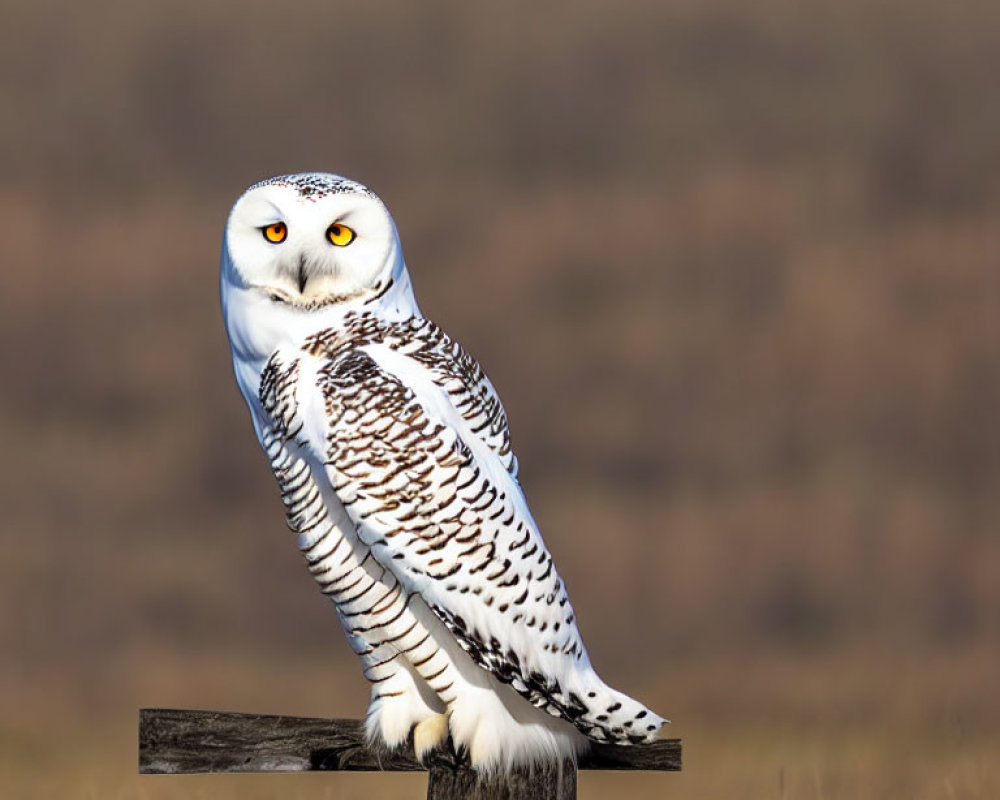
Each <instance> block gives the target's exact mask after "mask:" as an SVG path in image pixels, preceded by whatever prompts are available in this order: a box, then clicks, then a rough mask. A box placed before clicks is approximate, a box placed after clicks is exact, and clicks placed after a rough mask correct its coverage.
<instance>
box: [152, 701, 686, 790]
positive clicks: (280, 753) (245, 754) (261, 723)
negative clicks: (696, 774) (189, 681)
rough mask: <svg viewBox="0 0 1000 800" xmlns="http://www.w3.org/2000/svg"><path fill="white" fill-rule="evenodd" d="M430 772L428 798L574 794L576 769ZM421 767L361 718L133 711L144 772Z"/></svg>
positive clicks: (642, 761) (629, 750)
mask: <svg viewBox="0 0 1000 800" xmlns="http://www.w3.org/2000/svg"><path fill="white" fill-rule="evenodd" d="M429 767H430V780H429V781H428V792H427V797H428V798H430V800H457V798H467V799H468V800H508V798H509V799H510V800H513V798H518V797H531V798H538V799H539V800H573V798H575V797H576V768H574V767H573V764H572V762H569V761H567V762H565V763H564V764H562V765H559V764H552V765H547V766H544V767H537V766H536V767H535V768H533V769H531V770H528V769H524V770H518V771H515V772H514V773H513V774H511V775H506V776H503V777H492V778H489V777H483V776H482V775H480V774H479V773H478V772H476V771H475V770H472V769H469V768H468V767H467V766H464V765H462V764H459V763H456V762H455V758H454V756H452V755H450V754H448V753H445V752H438V753H434V754H432V756H431V757H430V759H429ZM578 768H579V769H609V770H637V769H642V770H666V771H677V770H680V768H681V742H680V740H679V739H661V740H660V741H657V742H654V743H652V744H647V745H635V746H632V747H617V746H614V745H594V748H593V750H592V751H591V752H590V753H589V754H587V755H586V756H583V757H581V758H580V761H579V764H578ZM425 769H427V767H425V766H424V765H423V764H421V763H420V762H419V761H417V760H416V758H414V756H413V752H412V750H410V749H409V748H407V749H403V750H397V751H393V752H389V751H387V750H385V749H382V748H378V747H373V746H371V745H369V744H368V742H367V741H366V740H365V733H364V723H363V722H362V721H361V720H354V719H315V718H308V717H283V716H274V715H267V714H236V713H231V712H222V711H188V710H176V709H155V708H146V709H142V710H141V711H140V712H139V772H141V773H145V774H154V773H159V774H181V773H199V772H304V771H310V770H362V771H373V770H385V771H404V772H414V771H422V770H425Z"/></svg>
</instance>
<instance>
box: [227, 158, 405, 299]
mask: <svg viewBox="0 0 1000 800" xmlns="http://www.w3.org/2000/svg"><path fill="white" fill-rule="evenodd" d="M225 247H226V251H227V253H226V254H228V261H229V267H230V270H231V273H232V274H231V275H230V276H229V277H230V279H231V280H232V281H233V282H234V283H236V284H237V285H239V286H241V288H244V289H247V290H249V291H251V292H254V293H259V294H260V295H261V296H262V297H265V298H267V299H268V300H269V301H271V302H273V303H275V304H279V305H284V306H289V307H292V308H294V309H299V310H303V311H312V310H316V309H321V308H326V307H329V306H331V305H335V304H343V303H347V302H349V301H353V300H358V299H364V298H368V297H376V296H378V295H379V294H380V293H381V292H382V291H384V290H385V289H386V288H387V287H388V285H389V283H390V281H391V274H392V271H393V267H394V265H395V264H396V261H397V259H399V258H400V256H399V246H398V240H397V237H396V229H395V226H394V225H393V222H392V217H390V216H389V212H388V211H387V210H386V208H385V206H384V205H383V204H382V201H381V200H379V199H378V197H376V196H375V195H374V194H373V193H372V192H371V191H369V190H368V189H366V188H365V187H364V186H362V185H361V184H358V183H355V182H353V181H349V180H346V179H344V178H340V177H338V176H336V175H327V174H323V173H305V174H302V175H288V176H282V177H279V178H271V179H269V180H267V181H264V182H262V183H259V184H257V185H255V186H252V187H251V188H250V189H248V190H247V191H246V192H245V193H244V194H243V196H242V197H241V198H240V199H239V200H238V201H237V203H236V205H235V206H233V210H232V212H231V213H230V215H229V222H228V223H227V226H226V244H225Z"/></svg>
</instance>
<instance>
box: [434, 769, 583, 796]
mask: <svg viewBox="0 0 1000 800" xmlns="http://www.w3.org/2000/svg"><path fill="white" fill-rule="evenodd" d="M460 798H461V799H462V800H524V798H531V800H576V766H575V765H574V764H573V762H572V761H565V762H563V763H562V764H546V765H544V766H536V767H535V768H534V769H531V770H527V769H524V770H515V771H513V772H511V773H510V774H509V775H506V774H504V775H480V774H479V773H478V772H476V771H475V770H472V769H455V768H453V767H448V766H446V765H440V766H439V765H436V764H433V763H432V764H431V765H430V778H428V781H427V800H459V799H460Z"/></svg>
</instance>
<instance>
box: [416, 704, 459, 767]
mask: <svg viewBox="0 0 1000 800" xmlns="http://www.w3.org/2000/svg"><path fill="white" fill-rule="evenodd" d="M447 745H448V715H447V714H435V715H434V716H433V717H427V719H425V720H421V721H420V722H418V723H417V724H416V725H415V726H414V728H413V752H414V753H416V755H417V760H418V761H420V762H421V763H423V762H424V761H425V759H426V757H427V755H428V754H429V753H430V752H431V751H432V750H435V749H438V748H441V749H450V748H447Z"/></svg>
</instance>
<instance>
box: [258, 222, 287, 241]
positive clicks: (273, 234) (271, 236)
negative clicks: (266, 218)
mask: <svg viewBox="0 0 1000 800" xmlns="http://www.w3.org/2000/svg"><path fill="white" fill-rule="evenodd" d="M261 230H262V231H263V233H264V238H265V239H267V240H268V241H269V242H270V243H271V244H281V243H282V242H283V241H285V237H287V236H288V226H287V225H285V223H284V222H275V223H274V224H273V225H268V226H267V227H266V228H262V229H261Z"/></svg>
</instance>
